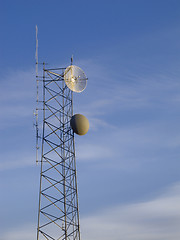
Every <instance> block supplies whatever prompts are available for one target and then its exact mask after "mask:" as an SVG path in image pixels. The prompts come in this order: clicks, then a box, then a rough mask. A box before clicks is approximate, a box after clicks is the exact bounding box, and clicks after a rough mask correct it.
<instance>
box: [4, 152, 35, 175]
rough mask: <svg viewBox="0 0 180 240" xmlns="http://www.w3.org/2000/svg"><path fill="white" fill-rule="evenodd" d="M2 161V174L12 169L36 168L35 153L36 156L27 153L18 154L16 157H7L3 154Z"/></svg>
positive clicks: (7, 155)
mask: <svg viewBox="0 0 180 240" xmlns="http://www.w3.org/2000/svg"><path fill="white" fill-rule="evenodd" d="M0 159H1V161H0V172H1V171H7V170H11V169H18V168H24V167H30V166H35V152H34V156H30V154H27V153H26V154H22V155H20V154H19V153H18V154H16V155H15V156H13V155H12V154H8V153H7V154H6V155H5V156H3V155H2V154H1V155H0Z"/></svg>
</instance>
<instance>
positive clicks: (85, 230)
mask: <svg viewBox="0 0 180 240" xmlns="http://www.w3.org/2000/svg"><path fill="white" fill-rule="evenodd" d="M179 212H180V184H177V185H175V186H173V187H172V188H171V189H170V190H168V191H167V192H166V193H164V194H163V195H162V196H159V197H158V198H156V199H153V200H150V201H147V202H142V203H141V202H140V203H135V204H130V205H121V206H116V207H112V208H109V209H108V208H107V209H104V210H103V211H102V212H99V213H97V214H96V215H91V216H88V217H84V218H82V219H81V229H82V236H83V238H85V239H86V240H91V239H94V240H96V239H97V240H101V239H103V240H106V239H107V240H109V239H112V240H120V239H122V240H169V239H173V240H179V236H180V228H179V223H180V214H179Z"/></svg>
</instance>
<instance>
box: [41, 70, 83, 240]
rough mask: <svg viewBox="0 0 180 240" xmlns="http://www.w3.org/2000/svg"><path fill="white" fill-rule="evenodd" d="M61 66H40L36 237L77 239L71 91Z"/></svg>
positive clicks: (62, 239) (64, 239)
mask: <svg viewBox="0 0 180 240" xmlns="http://www.w3.org/2000/svg"><path fill="white" fill-rule="evenodd" d="M64 70H65V68H58V69H45V68H44V69H43V131H42V156H41V172H40V191H39V211H38V228H37V240H44V239H47V240H80V227H79V210H78V194H77V178H76V161H75V145H74V133H73V130H72V129H71V127H70V119H71V117H72V115H73V95H72V94H73V93H72V91H71V90H70V89H69V88H68V87H67V86H66V84H65V83H64Z"/></svg>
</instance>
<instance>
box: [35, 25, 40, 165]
mask: <svg viewBox="0 0 180 240" xmlns="http://www.w3.org/2000/svg"><path fill="white" fill-rule="evenodd" d="M36 84H37V88H36V91H37V98H36V113H35V116H36V124H35V126H36V164H38V150H39V144H38V138H39V127H38V103H39V77H38V27H37V25H36Z"/></svg>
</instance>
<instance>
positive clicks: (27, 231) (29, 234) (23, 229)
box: [0, 224, 36, 240]
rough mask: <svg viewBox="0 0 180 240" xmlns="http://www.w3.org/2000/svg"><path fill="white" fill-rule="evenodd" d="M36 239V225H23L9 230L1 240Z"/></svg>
mask: <svg viewBox="0 0 180 240" xmlns="http://www.w3.org/2000/svg"><path fill="white" fill-rule="evenodd" d="M35 238H36V226H35V224H22V225H21V226H19V227H17V228H13V229H9V230H7V232H6V233H4V234H2V235H1V237H0V240H32V239H35Z"/></svg>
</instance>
